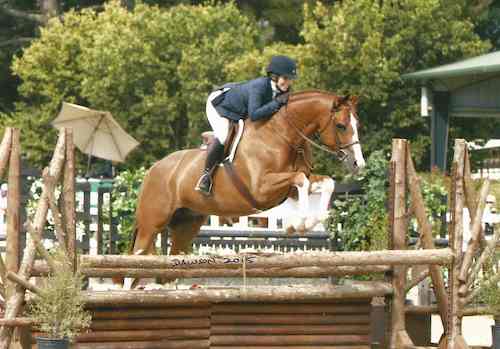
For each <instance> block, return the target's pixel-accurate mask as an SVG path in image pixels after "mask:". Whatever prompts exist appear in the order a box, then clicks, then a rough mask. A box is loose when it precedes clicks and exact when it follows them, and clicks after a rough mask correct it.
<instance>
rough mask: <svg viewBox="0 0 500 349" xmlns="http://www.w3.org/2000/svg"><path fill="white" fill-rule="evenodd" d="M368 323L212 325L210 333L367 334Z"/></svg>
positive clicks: (368, 330) (368, 329)
mask: <svg viewBox="0 0 500 349" xmlns="http://www.w3.org/2000/svg"><path fill="white" fill-rule="evenodd" d="M369 333H370V325H369V324H366V325H356V324H355V325H343V324H340V325H337V324H336V325H269V324H265V325H251V324H245V325H244V326H241V325H214V326H211V327H210V334H211V335H242V334H248V335H293V334H300V335H307V334H309V335H312V334H328V335H330V334H369Z"/></svg>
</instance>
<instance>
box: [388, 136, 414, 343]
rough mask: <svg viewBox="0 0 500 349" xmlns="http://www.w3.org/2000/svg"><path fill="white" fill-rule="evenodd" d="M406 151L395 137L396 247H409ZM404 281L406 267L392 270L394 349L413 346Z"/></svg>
mask: <svg viewBox="0 0 500 349" xmlns="http://www.w3.org/2000/svg"><path fill="white" fill-rule="evenodd" d="M406 152H407V141H406V140H404V139H394V140H393V141H392V159H391V163H392V164H393V167H392V168H394V173H392V175H393V176H394V178H393V180H392V181H391V182H392V183H393V186H394V187H393V188H391V191H392V192H393V197H394V203H393V205H392V206H393V207H392V211H391V212H390V214H391V221H392V222H393V223H392V243H393V248H394V249H396V250H405V249H406V232H407V230H408V229H407V228H408V220H407V213H408V212H407V209H406ZM405 283H406V266H395V267H394V269H393V278H392V288H393V290H394V294H393V296H392V297H393V298H392V309H391V312H392V314H391V327H392V335H391V341H390V348H391V349H398V348H404V347H405V346H411V345H413V342H412V340H411V339H410V337H409V336H408V333H407V332H406V321H405V298H406V292H405Z"/></svg>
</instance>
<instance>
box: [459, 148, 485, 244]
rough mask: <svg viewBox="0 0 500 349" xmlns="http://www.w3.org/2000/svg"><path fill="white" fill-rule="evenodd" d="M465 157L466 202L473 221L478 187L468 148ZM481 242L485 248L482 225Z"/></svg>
mask: <svg viewBox="0 0 500 349" xmlns="http://www.w3.org/2000/svg"><path fill="white" fill-rule="evenodd" d="M464 159H465V168H464V186H465V203H466V205H467V208H468V209H469V213H470V219H471V222H473V221H474V214H475V213H476V211H477V193H476V189H474V181H473V180H472V176H471V171H470V158H469V152H468V151H467V149H466V150H465V155H464ZM479 243H480V245H481V248H484V246H485V244H486V240H485V238H484V231H483V227H482V226H480V232H479Z"/></svg>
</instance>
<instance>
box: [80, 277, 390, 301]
mask: <svg viewBox="0 0 500 349" xmlns="http://www.w3.org/2000/svg"><path fill="white" fill-rule="evenodd" d="M388 294H392V287H391V285H389V284H387V283H385V282H376V281H374V282H356V283H353V284H352V285H323V286H317V287H314V288H311V287H298V286H275V287H269V286H259V287H250V286H248V287H247V289H246V294H243V292H242V291H241V290H240V289H238V288H227V289H196V290H179V291H176V290H171V291H168V290H161V291H103V292H92V293H87V294H86V295H85V300H86V304H87V305H88V306H89V307H96V306H109V305H113V306H129V305H133V304H138V303H140V304H141V305H142V306H156V305H169V306H174V305H199V304H209V303H222V302H241V301H243V302H264V301H266V302H269V301H271V302H280V301H283V302H284V301H287V302H294V301H301V302H307V301H319V300H321V301H327V300H334V299H348V298H349V299H358V298H369V297H370V298H371V297H378V296H385V295H388Z"/></svg>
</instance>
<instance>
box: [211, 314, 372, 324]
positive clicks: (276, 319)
mask: <svg viewBox="0 0 500 349" xmlns="http://www.w3.org/2000/svg"><path fill="white" fill-rule="evenodd" d="M211 323H212V324H213V325H236V324H240V325H241V324H249V325H257V324H261V325H264V324H268V325H271V324H273V325H287V324H290V325H300V324H303V325H334V324H369V323H370V314H356V315H350V314H349V315H345V314H340V315H318V314H301V315H300V316H290V315H273V314H234V315H233V314H231V315H228V314H212V318H211Z"/></svg>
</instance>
